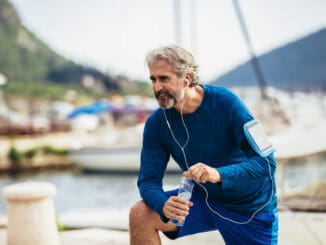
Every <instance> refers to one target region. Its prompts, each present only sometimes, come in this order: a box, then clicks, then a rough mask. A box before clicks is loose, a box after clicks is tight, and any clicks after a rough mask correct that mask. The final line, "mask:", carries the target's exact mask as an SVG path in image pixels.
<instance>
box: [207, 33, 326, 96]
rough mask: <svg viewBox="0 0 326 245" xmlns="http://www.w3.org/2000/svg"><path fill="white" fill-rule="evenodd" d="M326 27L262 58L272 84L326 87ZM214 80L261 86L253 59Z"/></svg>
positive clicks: (313, 87)
mask: <svg viewBox="0 0 326 245" xmlns="http://www.w3.org/2000/svg"><path fill="white" fill-rule="evenodd" d="M325 47H326V29H322V30H320V31H318V32H315V33H312V34H310V35H308V36H306V37H303V38H301V39H299V40H296V41H294V42H291V43H289V44H287V45H284V46H282V47H280V48H277V49H275V50H272V51H270V52H268V53H266V54H264V55H261V56H259V57H258V59H259V62H260V64H261V68H262V72H263V74H264V76H265V80H266V82H267V85H268V86H273V87H277V88H281V89H286V90H317V89H323V90H326V48H325ZM212 83H214V84H217V85H222V86H226V87H232V86H248V85H255V86H256V85H257V82H256V79H255V77H254V73H253V69H252V66H251V64H250V62H249V61H248V62H245V63H244V64H241V65H239V66H237V67H235V68H234V69H232V70H231V71H229V72H227V73H226V74H224V75H222V76H220V77H218V78H217V79H215V80H214V81H212Z"/></svg>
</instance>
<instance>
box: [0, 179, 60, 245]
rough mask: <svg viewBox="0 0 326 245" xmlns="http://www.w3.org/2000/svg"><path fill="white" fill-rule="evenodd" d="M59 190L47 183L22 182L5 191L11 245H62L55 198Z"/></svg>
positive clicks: (9, 242) (3, 193)
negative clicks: (54, 203)
mask: <svg viewBox="0 0 326 245" xmlns="http://www.w3.org/2000/svg"><path fill="white" fill-rule="evenodd" d="M56 193H57V189H56V187H55V186H54V185H53V184H50V183H45V182H22V183H17V184H12V185H9V186H6V187H4V188H3V191H2V195H3V197H4V198H5V199H6V200H7V202H8V214H7V215H8V227H7V244H8V245H45V244H46V245H58V244H59V236H58V229H57V224H56V217H55V210H54V205H53V197H54V196H55V195H56Z"/></svg>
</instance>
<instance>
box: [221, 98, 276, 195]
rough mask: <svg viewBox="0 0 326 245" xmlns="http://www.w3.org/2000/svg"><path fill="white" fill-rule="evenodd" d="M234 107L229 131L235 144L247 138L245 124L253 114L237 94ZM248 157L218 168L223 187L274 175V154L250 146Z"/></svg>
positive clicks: (226, 187) (239, 143)
mask: <svg viewBox="0 0 326 245" xmlns="http://www.w3.org/2000/svg"><path fill="white" fill-rule="evenodd" d="M231 103H232V107H231V110H230V114H229V120H228V121H229V125H230V126H229V132H230V134H231V137H232V139H233V142H234V144H237V146H240V145H241V142H243V141H244V140H246V137H245V134H244V130H243V125H244V124H245V123H246V122H248V121H251V120H252V119H253V116H252V115H251V113H250V112H249V110H248V109H247V107H246V106H245V105H244V104H243V102H242V101H241V100H240V98H238V97H237V96H236V95H233V99H232V102H231ZM245 154H246V156H247V159H246V160H245V161H242V162H240V163H236V164H231V165H227V166H223V167H219V168H218V169H217V170H218V171H219V173H220V175H221V180H222V182H221V187H222V189H232V188H235V187H236V186H237V185H239V183H246V180H248V179H257V178H264V177H269V175H270V173H271V175H274V173H275V169H276V162H275V159H274V156H273V154H270V155H269V156H268V157H261V156H259V155H258V154H257V153H256V152H255V151H254V150H253V149H252V147H250V148H249V149H248V150H247V151H246V152H245Z"/></svg>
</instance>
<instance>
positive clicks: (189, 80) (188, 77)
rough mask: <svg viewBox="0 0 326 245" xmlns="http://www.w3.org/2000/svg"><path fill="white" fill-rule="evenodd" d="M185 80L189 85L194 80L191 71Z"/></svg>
mask: <svg viewBox="0 0 326 245" xmlns="http://www.w3.org/2000/svg"><path fill="white" fill-rule="evenodd" d="M184 81H185V83H186V85H187V86H189V85H190V83H191V81H192V75H191V74H190V73H187V74H186V77H185V80H184Z"/></svg>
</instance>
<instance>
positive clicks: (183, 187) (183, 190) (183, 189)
mask: <svg viewBox="0 0 326 245" xmlns="http://www.w3.org/2000/svg"><path fill="white" fill-rule="evenodd" d="M193 188H194V182H193V181H192V179H191V178H189V179H186V178H185V177H182V179H181V183H180V186H179V191H178V196H179V197H182V198H184V199H186V200H189V199H190V198H191V194H192V189H193ZM170 222H171V223H172V224H174V225H177V226H183V225H184V221H178V220H175V219H171V220H170Z"/></svg>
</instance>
